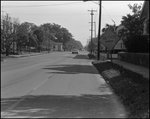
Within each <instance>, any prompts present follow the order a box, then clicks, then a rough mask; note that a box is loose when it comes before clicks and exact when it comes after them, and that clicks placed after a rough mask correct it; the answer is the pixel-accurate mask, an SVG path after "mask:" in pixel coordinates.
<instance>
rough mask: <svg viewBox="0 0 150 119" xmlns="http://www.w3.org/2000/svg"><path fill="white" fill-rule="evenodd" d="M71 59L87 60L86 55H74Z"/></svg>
mask: <svg viewBox="0 0 150 119" xmlns="http://www.w3.org/2000/svg"><path fill="white" fill-rule="evenodd" d="M73 59H88V57H87V55H80V54H79V55H76V56H75V57H74V58H73Z"/></svg>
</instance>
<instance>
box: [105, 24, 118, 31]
mask: <svg viewBox="0 0 150 119" xmlns="http://www.w3.org/2000/svg"><path fill="white" fill-rule="evenodd" d="M108 28H109V29H110V30H111V31H114V32H115V31H116V25H115V24H114V25H110V24H106V25H105V27H104V28H103V29H102V33H105V31H106V30H107V29H108Z"/></svg>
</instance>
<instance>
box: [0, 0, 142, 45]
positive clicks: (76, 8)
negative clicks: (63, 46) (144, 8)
mask: <svg viewBox="0 0 150 119" xmlns="http://www.w3.org/2000/svg"><path fill="white" fill-rule="evenodd" d="M96 3H98V1H88V2H83V1H1V12H2V11H4V12H3V13H4V14H5V13H8V14H9V15H10V16H11V17H18V18H19V20H20V22H21V23H23V22H30V23H34V24H36V25H38V26H39V25H41V24H44V23H56V24H59V25H61V26H62V27H64V28H67V29H68V30H69V32H70V33H71V34H72V35H73V36H74V38H75V40H78V41H81V43H82V44H83V45H84V46H85V45H86V43H87V39H90V38H91V31H90V29H91V24H90V23H89V22H91V15H90V12H89V11H88V10H91V9H93V10H97V12H94V16H93V21H96V35H97V34H98V20H99V5H98V4H96ZM129 3H131V4H132V5H133V4H134V3H144V0H143V1H102V6H103V7H102V16H101V19H102V20H101V29H102V28H103V27H105V24H106V23H108V24H112V25H113V24H114V23H113V22H112V20H111V19H113V20H114V21H115V24H116V25H119V24H120V21H121V20H122V16H126V14H128V13H132V12H131V10H130V9H129V7H128V4H129ZM93 29H94V26H93ZM94 36H95V33H93V37H94Z"/></svg>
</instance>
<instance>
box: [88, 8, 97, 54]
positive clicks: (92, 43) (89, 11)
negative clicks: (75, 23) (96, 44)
mask: <svg viewBox="0 0 150 119" xmlns="http://www.w3.org/2000/svg"><path fill="white" fill-rule="evenodd" d="M88 11H89V12H91V22H90V23H91V54H92V53H93V47H92V46H93V41H92V38H93V15H94V13H93V12H96V10H93V9H92V10H88Z"/></svg>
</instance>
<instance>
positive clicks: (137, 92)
mask: <svg viewBox="0 0 150 119" xmlns="http://www.w3.org/2000/svg"><path fill="white" fill-rule="evenodd" d="M92 64H93V65H94V66H95V67H96V68H97V70H98V71H99V73H100V74H101V75H102V77H103V78H104V79H105V80H106V82H107V83H109V84H110V86H111V87H112V89H113V90H114V93H115V94H117V95H118V97H119V99H120V100H121V102H122V103H123V105H124V107H125V109H126V111H127V113H128V118H149V80H148V79H146V78H144V77H143V76H142V75H140V74H138V73H135V72H133V71H130V70H128V69H125V68H123V67H122V66H120V65H118V64H114V63H113V65H112V64H111V62H101V63H100V62H97V61H93V62H92Z"/></svg>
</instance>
